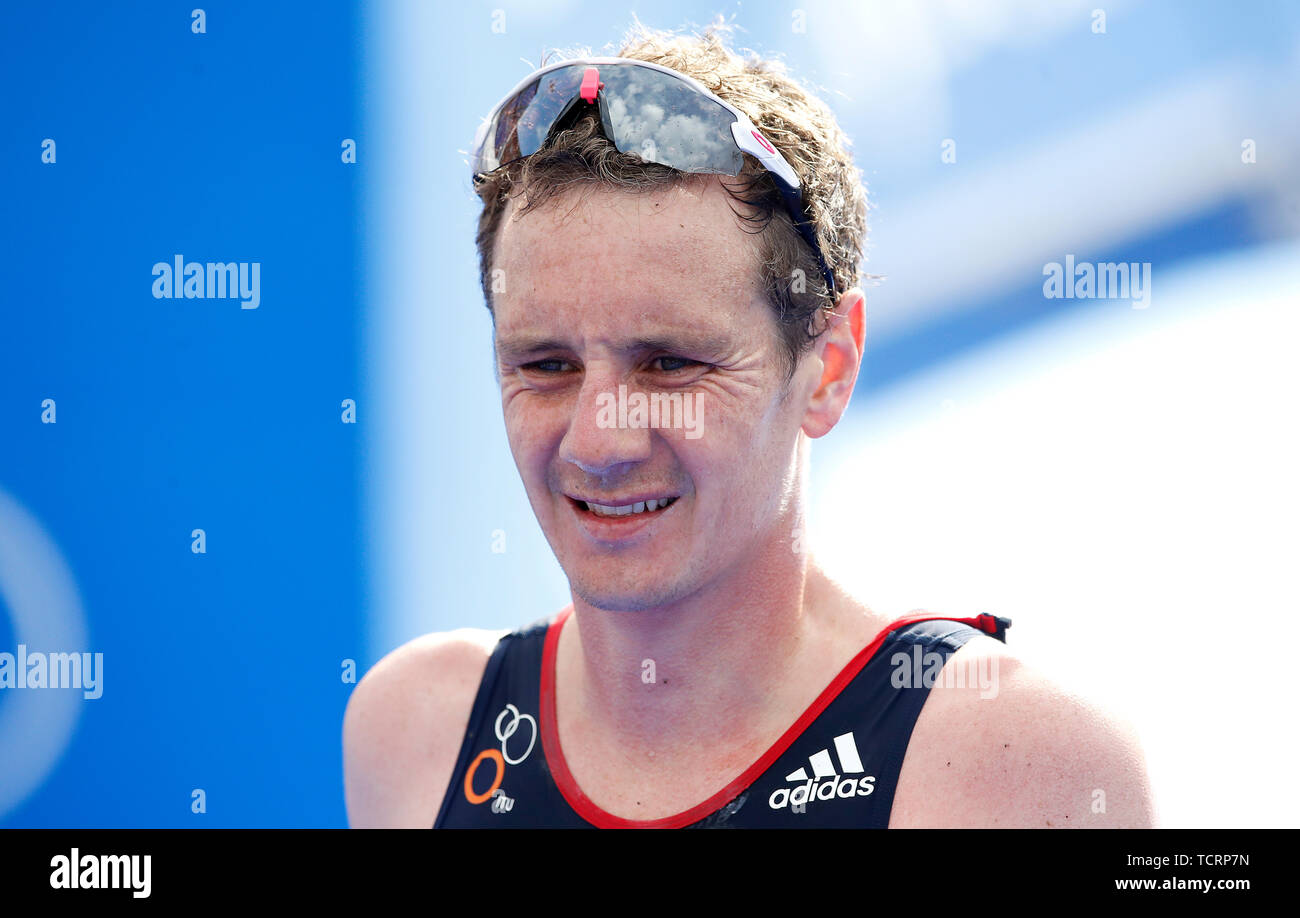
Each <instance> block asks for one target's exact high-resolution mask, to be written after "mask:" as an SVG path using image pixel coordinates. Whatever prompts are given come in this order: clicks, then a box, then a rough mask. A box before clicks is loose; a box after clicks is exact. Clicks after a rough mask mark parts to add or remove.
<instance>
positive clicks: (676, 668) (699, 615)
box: [556, 545, 869, 760]
mask: <svg viewBox="0 0 1300 918" xmlns="http://www.w3.org/2000/svg"><path fill="white" fill-rule="evenodd" d="M777 551H778V552H784V557H783V558H782V557H773V558H763V559H761V562H762V563H760V564H756V565H749V566H747V567H748V569H749V570H751V571H752V570H758V571H762V572H763V574H762V575H761V577H757V578H749V579H747V580H746V581H745V582H743V583H727V582H721V583H718V584H716V585H715V588H714V589H713V590H712V591H711V592H710V595H707V596H699V597H694V598H693V599H692V600H690V601H688V602H683V603H681V604H678V605H675V606H673V607H672V608H665V609H655V610H647V611H641V612H609V611H606V610H602V609H597V608H593V607H592V606H589V605H587V604H585V603H582V602H580V601H579V600H576V599H575V602H574V609H575V614H574V615H573V616H572V617H571V618H570V619H569V620H568V621H567V622H566V624H565V627H564V630H563V631H562V633H561V639H560V643H559V649H558V652H557V659H556V680H557V692H558V696H559V701H560V710H559V712H558V713H559V716H560V718H561V720H562V721H563V722H565V723H566V725H569V729H571V730H572V731H573V733H572V734H571V735H573V736H574V737H575V738H578V739H580V740H581V741H582V742H585V743H588V744H590V743H599V744H601V745H605V744H608V745H610V746H613V747H617V749H618V750H619V751H620V752H621V754H623V755H625V756H626V757H627V758H628V759H629V760H637V759H640V760H644V759H643V757H644V756H653V755H655V754H656V753H659V754H662V755H669V756H673V757H675V758H680V757H682V756H683V755H687V754H688V751H689V750H692V749H696V748H703V747H708V748H718V747H719V746H722V747H726V748H733V749H736V750H737V751H738V755H740V757H741V758H743V757H744V756H745V755H748V754H749V752H750V751H751V750H750V747H751V746H752V745H753V744H755V743H757V742H759V740H760V739H761V738H762V739H766V738H772V737H771V733H772V731H773V730H774V729H784V728H785V727H788V726H789V724H790V723H791V722H793V718H794V717H797V716H798V714H799V713H801V711H802V706H803V705H806V704H807V703H809V702H811V700H812V698H814V697H815V696H816V693H817V690H818V689H819V688H820V687H822V686H824V685H825V684H826V683H827V682H829V681H830V679H831V677H832V676H833V675H834V674H835V670H834V669H833V668H830V669H829V670H828V667H827V665H826V664H827V663H830V664H831V666H832V667H833V666H834V664H835V663H836V662H838V663H839V664H840V665H842V664H843V663H847V661H848V659H849V658H851V656H852V644H853V642H855V641H859V640H863V635H866V634H867V633H868V630H867V629H868V628H869V622H868V620H867V618H866V616H865V615H861V616H858V619H859V620H857V621H855V620H854V616H853V615H852V613H851V611H849V607H850V602H846V600H847V597H846V596H845V594H843V592H842V591H840V590H838V588H837V587H835V586H834V585H833V584H832V583H831V582H830V581H829V580H828V579H827V578H826V576H825V574H824V573H823V572H822V571H821V570H820V568H818V567H817V565H816V564H815V563H814V562H812V561H811V559H809V558H808V557H807V556H806V555H798V556H792V555H791V554H790V552H789V547H788V545H786V546H783V547H781V548H778V549H777ZM792 562H793V563H792ZM859 608H860V607H859ZM839 657H843V659H842V660H840V659H839ZM810 663H811V664H820V665H815V666H812V667H810V665H809V664H810ZM813 669H815V670H816V671H815V672H812V671H811V670H813ZM796 708H798V710H796Z"/></svg>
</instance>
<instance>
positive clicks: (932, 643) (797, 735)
mask: <svg viewBox="0 0 1300 918" xmlns="http://www.w3.org/2000/svg"><path fill="white" fill-rule="evenodd" d="M572 611H573V607H572V606H569V607H568V608H566V609H564V610H563V611H562V612H560V613H559V614H558V615H556V616H555V617H553V618H551V619H543V620H541V621H538V622H535V623H534V624H532V625H529V626H526V627H524V628H520V629H519V630H517V631H515V632H513V633H511V634H508V635H505V636H504V637H502V638H501V640H500V641H499V642H498V643H497V646H496V648H495V649H494V651H493V653H492V656H491V657H490V659H489V660H488V664H487V668H486V670H485V671H484V673H483V679H482V681H481V682H480V683H479V688H478V694H477V696H476V697H475V699H474V707H473V709H472V711H471V713H470V718H469V725H468V727H467V728H466V731H465V737H464V740H463V742H462V744H461V748H460V755H459V756H458V757H457V760H456V769H455V771H454V772H453V773H452V777H451V781H450V783H449V785H448V786H447V788H446V792H445V794H444V795H443V801H442V806H441V808H440V809H439V812H438V816H437V819H436V820H435V821H434V828H593V827H594V828H886V827H887V826H888V825H889V813H890V809H891V807H892V805H893V800H894V789H895V786H896V784H897V782H898V773H899V771H900V769H901V768H902V766H903V754H904V753H905V752H906V751H907V743H908V740H909V739H910V737H911V735H912V728H913V726H914V725H915V723H916V719H917V717H918V716H919V715H920V713H921V707H922V706H923V705H924V704H925V700H926V697H927V696H928V694H929V692H930V688H931V687H932V686H933V685H934V684H936V680H938V683H939V684H956V685H963V684H966V685H974V684H975V682H976V679H977V676H976V675H975V674H974V673H972V674H970V676H969V678H968V677H967V676H966V674H965V673H964V671H963V670H964V668H963V667H958V668H957V671H956V672H955V673H954V672H951V671H950V672H943V666H944V663H945V662H946V661H947V659H948V657H949V656H950V655H951V654H953V653H954V652H956V651H957V649H958V648H960V647H961V646H962V645H963V644H965V643H966V642H967V641H968V640H970V639H971V638H972V637H973V636H975V635H976V634H979V633H983V634H987V635H989V636H991V637H994V638H996V639H998V640H1000V641H1003V642H1005V640H1006V629H1007V628H1009V627H1010V626H1011V622H1010V621H1009V620H1007V619H1005V618H1000V617H998V616H994V615H978V616H976V617H974V618H961V619H946V618H940V617H936V616H927V615H922V614H916V615H911V616H907V617H904V618H901V619H899V620H898V621H895V622H893V623H892V624H890V625H889V626H888V627H887V628H886V629H885V630H884V631H883V632H881V633H880V634H879V635H877V637H876V638H875V639H874V640H873V641H871V643H869V644H868V645H867V646H866V647H864V648H863V649H862V650H861V651H860V652H859V653H858V654H857V655H856V656H855V657H854V658H853V659H852V660H851V661H850V662H849V663H848V665H846V666H845V667H844V668H843V669H842V670H841V671H840V672H839V674H838V675H837V676H835V678H834V679H833V680H832V681H831V682H830V684H829V685H827V687H826V689H825V690H824V691H823V692H822V693H821V694H820V695H819V696H818V697H817V699H816V700H815V701H814V702H813V703H812V704H811V705H810V706H809V707H808V709H807V710H806V711H805V712H804V713H803V715H802V716H801V717H800V718H799V719H798V720H797V721H795V723H794V724H793V725H791V727H790V729H789V730H787V731H786V732H785V734H783V735H782V736H781V738H780V739H778V740H777V741H776V743H774V744H773V745H772V747H771V748H770V749H768V751H767V752H766V753H765V754H763V755H762V756H761V757H760V758H759V759H758V761H756V762H755V763H754V764H753V765H751V766H750V767H749V768H748V769H746V770H745V772H744V773H743V774H741V775H739V776H738V777H736V779H735V780H733V781H731V782H730V783H729V784H728V785H727V786H726V787H725V788H723V789H722V790H720V791H718V792H717V793H716V794H714V795H713V796H711V797H710V798H709V799H707V800H705V801H703V802H702V803H700V804H698V805H696V806H693V807H691V808H690V809H688V810H685V811H683V812H681V813H678V814H676V815H675V816H669V817H665V818H663V819H653V820H631V819H622V818H619V817H616V816H613V815H611V814H609V813H606V812H604V811H603V810H601V809H600V808H599V807H597V806H596V805H595V804H593V803H592V802H591V801H590V800H588V799H587V797H586V796H585V795H584V794H583V793H582V790H581V788H579V787H578V785H577V783H576V782H575V781H574V780H573V777H572V775H571V774H570V773H569V769H568V766H567V765H566V763H565V761H564V754H563V752H562V750H561V749H560V743H559V739H558V736H557V731H556V727H555V692H554V684H555V649H556V646H557V644H558V641H559V635H560V628H561V627H562V626H563V624H564V621H565V620H566V619H567V618H568V616H569V615H571V614H572ZM962 680H965V681H962Z"/></svg>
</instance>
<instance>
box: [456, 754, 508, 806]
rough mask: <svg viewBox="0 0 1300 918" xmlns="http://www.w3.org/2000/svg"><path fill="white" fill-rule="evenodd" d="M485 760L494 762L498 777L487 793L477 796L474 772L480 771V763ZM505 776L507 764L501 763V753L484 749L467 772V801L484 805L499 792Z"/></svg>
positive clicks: (493, 780) (494, 779)
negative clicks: (498, 789)
mask: <svg viewBox="0 0 1300 918" xmlns="http://www.w3.org/2000/svg"><path fill="white" fill-rule="evenodd" d="M484 759H491V760H492V762H493V764H495V765H496V767H497V775H496V777H495V778H493V779H492V786H491V787H489V788H488V789H487V791H486V792H484V793H482V794H477V793H475V792H474V772H476V771H478V766H479V763H480V762H482V761H483V760H484ZM505 776H506V765H505V762H502V761H501V753H499V752H497V751H496V750H495V749H484V750H483V751H482V752H480V753H479V754H478V757H477V758H476V759H474V761H473V762H472V763H471V764H470V766H469V768H467V769H466V770H465V799H466V800H468V801H469V802H470V803H474V804H478V803H482V802H483V801H484V800H489V799H491V797H492V795H493V794H495V793H496V792H497V788H498V787H500V786H501V779H502V778H504V777H505Z"/></svg>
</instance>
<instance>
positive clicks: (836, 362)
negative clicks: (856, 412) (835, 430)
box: [802, 287, 867, 439]
mask: <svg viewBox="0 0 1300 918" xmlns="http://www.w3.org/2000/svg"><path fill="white" fill-rule="evenodd" d="M866 302H867V301H866V296H865V295H864V294H863V293H862V291H861V290H860V289H859V288H857V287H854V288H853V289H851V290H846V291H844V293H843V294H841V295H840V298H839V301H838V302H837V303H836V304H835V311H834V312H833V313H830V314H829V315H828V316H827V324H826V328H824V329H823V330H822V333H821V334H820V335H818V336H817V343H816V344H814V345H813V352H814V353H815V354H816V355H817V357H818V359H819V360H820V361H821V365H822V376H821V380H820V382H818V384H817V389H816V390H815V391H814V392H813V394H812V397H811V398H810V399H809V401H808V409H807V411H805V412H804V419H803V428H802V429H803V432H804V433H806V434H807V435H808V436H810V437H812V438H813V439H817V438H818V437H824V436H825V435H826V434H828V433H829V432H830V430H831V428H832V427H834V426H835V425H836V424H837V423H839V420H840V417H841V416H842V415H843V414H844V410H845V409H846V408H848V406H849V397H850V396H851V395H852V394H853V386H854V383H856V382H857V379H858V371H859V370H860V369H861V368H862V351H863V347H864V346H865V343H866V314H867V307H866Z"/></svg>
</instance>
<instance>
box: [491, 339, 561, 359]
mask: <svg viewBox="0 0 1300 918" xmlns="http://www.w3.org/2000/svg"><path fill="white" fill-rule="evenodd" d="M567 349H568V345H567V344H565V343H564V342H562V341H557V340H555V339H553V338H534V337H530V336H520V337H515V338H498V339H497V354H498V355H499V356H500V357H502V358H503V359H506V360H522V359H524V358H526V357H531V356H533V355H534V354H541V353H545V352H547V351H563V350H567Z"/></svg>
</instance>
